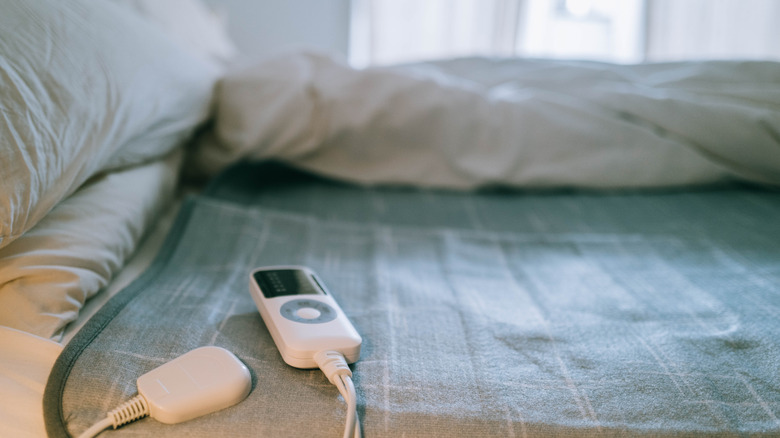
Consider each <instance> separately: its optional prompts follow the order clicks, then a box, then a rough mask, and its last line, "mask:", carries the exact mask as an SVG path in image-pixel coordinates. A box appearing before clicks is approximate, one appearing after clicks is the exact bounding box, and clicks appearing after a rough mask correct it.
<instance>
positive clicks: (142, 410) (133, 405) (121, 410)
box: [79, 394, 149, 438]
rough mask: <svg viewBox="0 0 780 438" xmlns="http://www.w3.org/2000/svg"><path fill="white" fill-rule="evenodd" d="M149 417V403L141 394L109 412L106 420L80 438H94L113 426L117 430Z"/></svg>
mask: <svg viewBox="0 0 780 438" xmlns="http://www.w3.org/2000/svg"><path fill="white" fill-rule="evenodd" d="M147 415H149V403H147V402H146V399H145V398H143V396H141V395H140V394H139V395H136V396H135V397H133V398H131V399H130V400H128V401H126V402H124V403H122V404H121V405H119V407H117V408H116V409H114V410H113V411H111V412H109V413H108V415H106V418H104V419H103V420H101V421H99V422H97V423H95V424H94V425H92V427H90V428H89V429H87V430H85V431H84V432H82V433H81V435H79V438H92V437H94V436H95V435H97V434H99V433H100V432H102V431H103V430H104V429H106V428H108V427H109V426H113V427H114V429H116V428H117V427H119V426H122V425H124V424H127V423H129V422H131V421H135V420H138V419H139V418H143V417H145V416H147Z"/></svg>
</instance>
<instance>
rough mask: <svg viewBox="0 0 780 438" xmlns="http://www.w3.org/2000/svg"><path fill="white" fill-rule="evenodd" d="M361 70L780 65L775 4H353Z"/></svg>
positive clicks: (612, 0) (388, 0)
mask: <svg viewBox="0 0 780 438" xmlns="http://www.w3.org/2000/svg"><path fill="white" fill-rule="evenodd" d="M351 23H352V24H351V27H352V29H351V36H350V61H351V62H352V63H353V65H356V66H366V65H375V64H390V63H397V62H408V61H416V60H421V59H436V58H447V57H455V56H470V55H482V56H527V57H546V58H576V59H596V60H602V61H610V62H621V63H634V62H641V61H661V60H677V59H692V58H698V59H701V58H752V59H756V58H759V59H780V44H777V42H778V41H780V1H776V0H684V1H683V0H352V20H351Z"/></svg>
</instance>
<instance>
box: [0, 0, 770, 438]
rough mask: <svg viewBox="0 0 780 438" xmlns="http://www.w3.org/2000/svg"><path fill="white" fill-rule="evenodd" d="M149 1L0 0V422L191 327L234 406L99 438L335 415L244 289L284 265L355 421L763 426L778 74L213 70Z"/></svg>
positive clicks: (599, 429)
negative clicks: (240, 383)
mask: <svg viewBox="0 0 780 438" xmlns="http://www.w3.org/2000/svg"><path fill="white" fill-rule="evenodd" d="M170 4H171V5H172V6H170V9H168V8H167V7H165V6H161V5H159V4H158V3H157V2H151V1H149V2H144V1H104V2H94V1H86V0H83V1H77V0H74V1H72V2H58V1H55V0H50V1H45V0H41V1H37V2H22V1H4V2H2V3H1V4H0V8H1V9H2V10H3V14H0V37H2V38H0V93H2V97H3V99H2V103H0V105H2V107H1V108H2V115H3V118H2V121H0V141H2V142H3V149H2V152H0V153H2V155H0V158H2V160H1V161H0V169H2V175H3V177H2V181H1V182H0V184H2V197H3V199H2V204H1V205H0V206H1V207H2V211H0V213H2V220H3V223H2V226H3V228H2V241H0V326H1V327H0V340H1V341H2V342H0V387H2V389H3V397H2V400H1V401H0V435H2V436H30V437H37V436H46V435H49V436H68V435H73V436H76V435H78V434H79V433H81V432H82V431H83V430H85V429H86V428H87V427H89V426H90V425H91V424H93V423H95V422H96V421H98V420H100V419H101V418H102V416H104V415H105V413H106V412H107V411H108V410H111V409H112V408H114V407H115V406H117V405H118V404H120V403H122V402H123V401H124V400H127V399H128V398H129V397H131V396H132V395H133V394H134V393H135V391H136V388H135V379H136V378H137V377H138V376H139V375H141V374H143V373H145V372H147V371H149V370H150V369H152V368H155V367H156V366H158V365H160V364H162V363H164V362H166V361H168V360H170V359H173V358H174V357H177V356H179V355H181V354H183V353H185V352H187V351H190V350H192V349H194V348H197V347H200V346H207V345H215V346H220V347H223V348H226V349H228V350H229V351H231V352H233V353H234V354H235V355H236V356H237V357H238V358H239V359H240V360H241V361H242V362H243V363H244V364H245V365H246V366H247V367H248V368H249V370H250V372H251V374H252V390H251V392H250V394H249V396H248V397H247V398H246V400H244V401H243V402H241V403H239V404H237V405H235V406H233V407H230V408H227V409H224V410H221V411H219V412H216V413H213V414H209V415H206V416H204V417H200V418H198V419H195V420H191V421H188V422H185V423H181V424H177V425H165V424H162V423H159V422H157V421H155V420H153V419H144V420H140V421H138V422H135V423H132V424H129V425H127V426H125V427H123V428H120V429H117V430H115V431H106V432H103V434H104V435H106V436H107V435H109V434H115V435H123V434H124V435H136V436H138V435H141V436H148V435H159V436H213V435H214V434H216V433H220V434H223V435H229V436H257V435H261V436H263V435H265V436H323V437H326V436H336V435H338V434H340V433H341V429H342V428H343V417H344V404H343V403H342V401H341V400H340V399H339V397H338V392H337V391H336V390H335V389H334V388H333V387H332V386H331V385H330V383H328V381H327V379H326V378H325V377H324V376H323V375H322V373H321V372H319V371H317V370H299V369H294V368H291V367H289V366H287V365H286V364H285V363H284V362H283V361H282V358H281V356H280V355H279V353H278V351H277V350H276V347H275V345H274V343H273V340H272V339H271V336H270V334H269V333H268V331H267V329H266V328H265V326H264V325H263V322H262V320H261V318H260V316H259V314H258V312H257V309H256V307H255V305H254V303H253V302H252V298H251V297H250V295H249V292H248V275H249V272H250V271H251V269H253V268H255V267H259V266H266V265H290V264H293V265H305V266H309V267H311V268H312V269H314V270H315V271H316V272H318V274H319V275H320V276H321V278H322V279H323V280H324V281H325V282H326V283H327V284H328V286H329V288H330V289H331V291H332V293H333V295H334V297H335V298H336V299H337V301H338V302H339V303H340V304H341V306H342V308H343V309H344V311H345V313H346V314H347V315H348V316H349V318H350V319H351V320H352V322H353V323H354V324H355V326H356V328H357V330H358V331H359V332H360V334H361V335H362V336H363V340H364V341H363V342H364V344H363V350H362V353H361V358H360V360H359V361H357V362H356V363H355V364H354V365H352V371H353V373H354V381H355V385H356V388H357V393H358V412H359V415H360V418H361V422H362V427H361V428H362V433H363V435H365V436H368V437H372V436H388V437H391V436H392V437H395V436H475V437H476V436H601V437H603V436H777V435H780V420H779V419H778V418H780V380H779V378H778V376H779V374H778V370H779V369H780V341H778V339H780V323H778V321H779V319H778V316H780V286H778V285H780V281H779V280H780V249H778V248H780V246H778V245H777V242H778V241H780V221H778V220H777V217H779V216H780V194H778V192H777V189H776V188H777V185H778V184H780V65H778V64H777V63H772V62H757V61H751V62H747V61H745V62H734V61H731V62H725V61H707V62H682V63H669V64H644V65H636V66H621V65H611V64H603V63H594V62H581V61H549V60H529V59H484V58H469V59H453V60H443V61H435V62H421V63H415V64H408V65H397V66H390V67H383V68H372V69H364V70H355V69H352V68H350V67H349V66H347V65H346V64H345V63H343V62H341V61H340V60H338V59H334V58H333V57H331V56H328V55H324V54H317V53H293V54H287V55H282V56H279V57H276V58H274V59H268V60H264V61H262V62H258V63H252V64H245V65H240V66H238V65H235V64H231V61H230V60H231V59H232V57H233V56H234V54H233V53H232V49H231V46H230V43H229V40H227V38H226V37H225V36H224V29H222V28H221V24H220V23H219V22H218V20H216V19H214V17H212V16H211V15H209V14H208V13H207V12H206V11H205V9H204V8H203V6H202V5H200V4H199V3H197V2H193V1H178V2H171V3H170ZM182 23H186V25H184V24H182ZM42 29H43V35H44V37H41V30H42Z"/></svg>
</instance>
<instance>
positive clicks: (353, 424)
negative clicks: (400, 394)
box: [314, 350, 360, 438]
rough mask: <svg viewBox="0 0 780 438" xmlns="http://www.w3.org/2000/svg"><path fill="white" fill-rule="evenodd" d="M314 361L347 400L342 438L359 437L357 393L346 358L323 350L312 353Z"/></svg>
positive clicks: (334, 352) (335, 352) (337, 353)
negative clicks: (345, 420)
mask: <svg viewBox="0 0 780 438" xmlns="http://www.w3.org/2000/svg"><path fill="white" fill-rule="evenodd" d="M314 362H316V363H317V366H318V367H320V370H322V373H323V374H325V377H327V378H328V380H329V381H330V383H332V384H334V385H336V388H338V390H339V392H340V393H341V396H342V397H344V401H345V402H347V422H346V425H345V426H344V438H360V418H358V415H357V394H356V393H355V385H354V384H353V383H352V370H350V369H349V364H347V359H345V358H344V355H343V354H341V353H339V352H338V351H333V350H325V351H320V352H318V353H317V354H315V355H314Z"/></svg>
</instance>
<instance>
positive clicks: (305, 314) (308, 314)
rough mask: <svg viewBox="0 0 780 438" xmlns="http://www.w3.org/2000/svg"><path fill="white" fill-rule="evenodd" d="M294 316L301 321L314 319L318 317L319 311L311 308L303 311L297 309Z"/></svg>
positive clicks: (305, 308)
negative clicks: (301, 319)
mask: <svg viewBox="0 0 780 438" xmlns="http://www.w3.org/2000/svg"><path fill="white" fill-rule="evenodd" d="M295 314H296V315H298V316H299V317H301V318H303V319H314V318H316V317H318V316H320V311H319V310H317V309H313V308H311V307H304V308H303V309H298V311H297V312H295Z"/></svg>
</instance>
